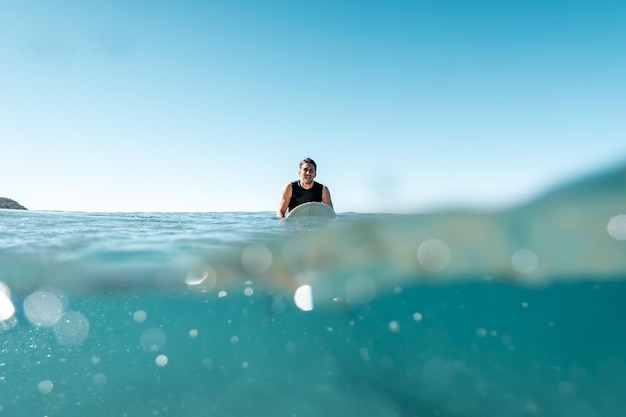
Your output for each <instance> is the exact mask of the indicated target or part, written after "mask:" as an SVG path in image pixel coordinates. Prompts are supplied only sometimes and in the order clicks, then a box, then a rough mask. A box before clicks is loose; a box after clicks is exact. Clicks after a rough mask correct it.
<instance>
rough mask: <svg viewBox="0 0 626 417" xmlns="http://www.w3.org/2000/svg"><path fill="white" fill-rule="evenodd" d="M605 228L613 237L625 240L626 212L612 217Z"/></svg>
mask: <svg viewBox="0 0 626 417" xmlns="http://www.w3.org/2000/svg"><path fill="white" fill-rule="evenodd" d="M606 229H607V230H608V232H609V234H610V235H611V237H612V238H613V239H617V240H626V214H619V215H617V216H614V217H612V218H611V220H609V223H608V224H607V225H606Z"/></svg>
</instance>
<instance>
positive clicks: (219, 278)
mask: <svg viewBox="0 0 626 417" xmlns="http://www.w3.org/2000/svg"><path fill="white" fill-rule="evenodd" d="M625 174H626V169H623V168H620V169H617V170H613V171H607V172H605V173H601V174H599V175H597V176H593V177H590V178H588V179H585V180H583V181H580V182H577V183H573V184H570V185H567V186H564V187H562V188H560V189H557V190H554V191H553V192H551V193H549V194H547V195H546V196H544V197H542V198H540V199H537V200H536V201H534V202H532V203H530V204H528V205H527V206H524V207H519V208H515V209H512V210H509V211H504V212H497V213H496V212H494V213H476V212H469V211H454V212H453V211H450V212H441V213H435V214H416V215H410V216H391V215H360V214H350V213H340V215H339V217H338V218H336V219H334V220H332V221H325V222H322V223H320V222H311V221H299V222H290V221H285V220H278V219H275V218H274V217H273V215H272V213H269V212H266V213H135V214H124V213H118V214H97V213H96V214H94V213H61V212H17V211H4V212H0V244H1V246H0V248H1V249H0V250H1V251H0V387H1V388H0V416H1V415H7V416H33V415H45V416H67V415H93V416H111V417H113V416H116V417H120V416H122V417H133V416H167V415H171V416H177V417H178V416H183V417H185V416H190V417H196V416H206V415H215V416H233V415H236V416H239V415H251V416H252V415H254V416H258V415H268V416H270V415H271V416H289V417H291V416H319V415H324V414H328V415H344V414H345V415H355V414H359V415H364V416H421V417H424V416H426V417H428V416H433V417H434V416H440V417H445V416H453V417H457V416H458V417H462V416H494V417H495V416H574V417H592V416H593V417H596V416H615V415H621V414H624V412H625V411H626V386H624V384H623V381H624V380H625V378H626V363H625V355H626V334H625V333H624V332H623V329H624V328H625V325H626V304H625V303H624V302H623V300H624V295H625V294H626V281H625V280H624V278H625V277H626V256H625V255H626V246H625V245H626V241H625V240H626V238H625V235H626V234H625V233H624V230H625V229H624V224H625V222H624V218H626V193H625V192H624V191H625V190H626V175H625Z"/></svg>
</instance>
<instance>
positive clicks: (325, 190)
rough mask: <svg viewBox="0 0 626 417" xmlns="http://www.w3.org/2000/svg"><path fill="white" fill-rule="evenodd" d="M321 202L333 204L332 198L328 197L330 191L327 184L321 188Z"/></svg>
mask: <svg viewBox="0 0 626 417" xmlns="http://www.w3.org/2000/svg"><path fill="white" fill-rule="evenodd" d="M322 203H324V204H327V205H329V206H331V207H332V206H333V200H331V199H330V191H329V190H328V187H327V186H324V188H322Z"/></svg>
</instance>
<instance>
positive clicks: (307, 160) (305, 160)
mask: <svg viewBox="0 0 626 417" xmlns="http://www.w3.org/2000/svg"><path fill="white" fill-rule="evenodd" d="M304 164H311V165H313V168H315V170H316V171H317V164H316V163H315V161H314V160H312V159H311V158H304V159H303V160H302V162H300V168H302V165H304Z"/></svg>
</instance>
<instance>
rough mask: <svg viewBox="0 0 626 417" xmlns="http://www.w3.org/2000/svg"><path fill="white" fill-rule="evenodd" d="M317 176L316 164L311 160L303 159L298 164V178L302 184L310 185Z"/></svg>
mask: <svg viewBox="0 0 626 417" xmlns="http://www.w3.org/2000/svg"><path fill="white" fill-rule="evenodd" d="M316 175H317V164H316V163H315V161H314V160H312V159H311V158H304V159H303V160H302V162H300V170H299V171H298V176H299V177H300V180H301V181H303V182H304V183H312V182H313V179H315V176H316Z"/></svg>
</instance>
